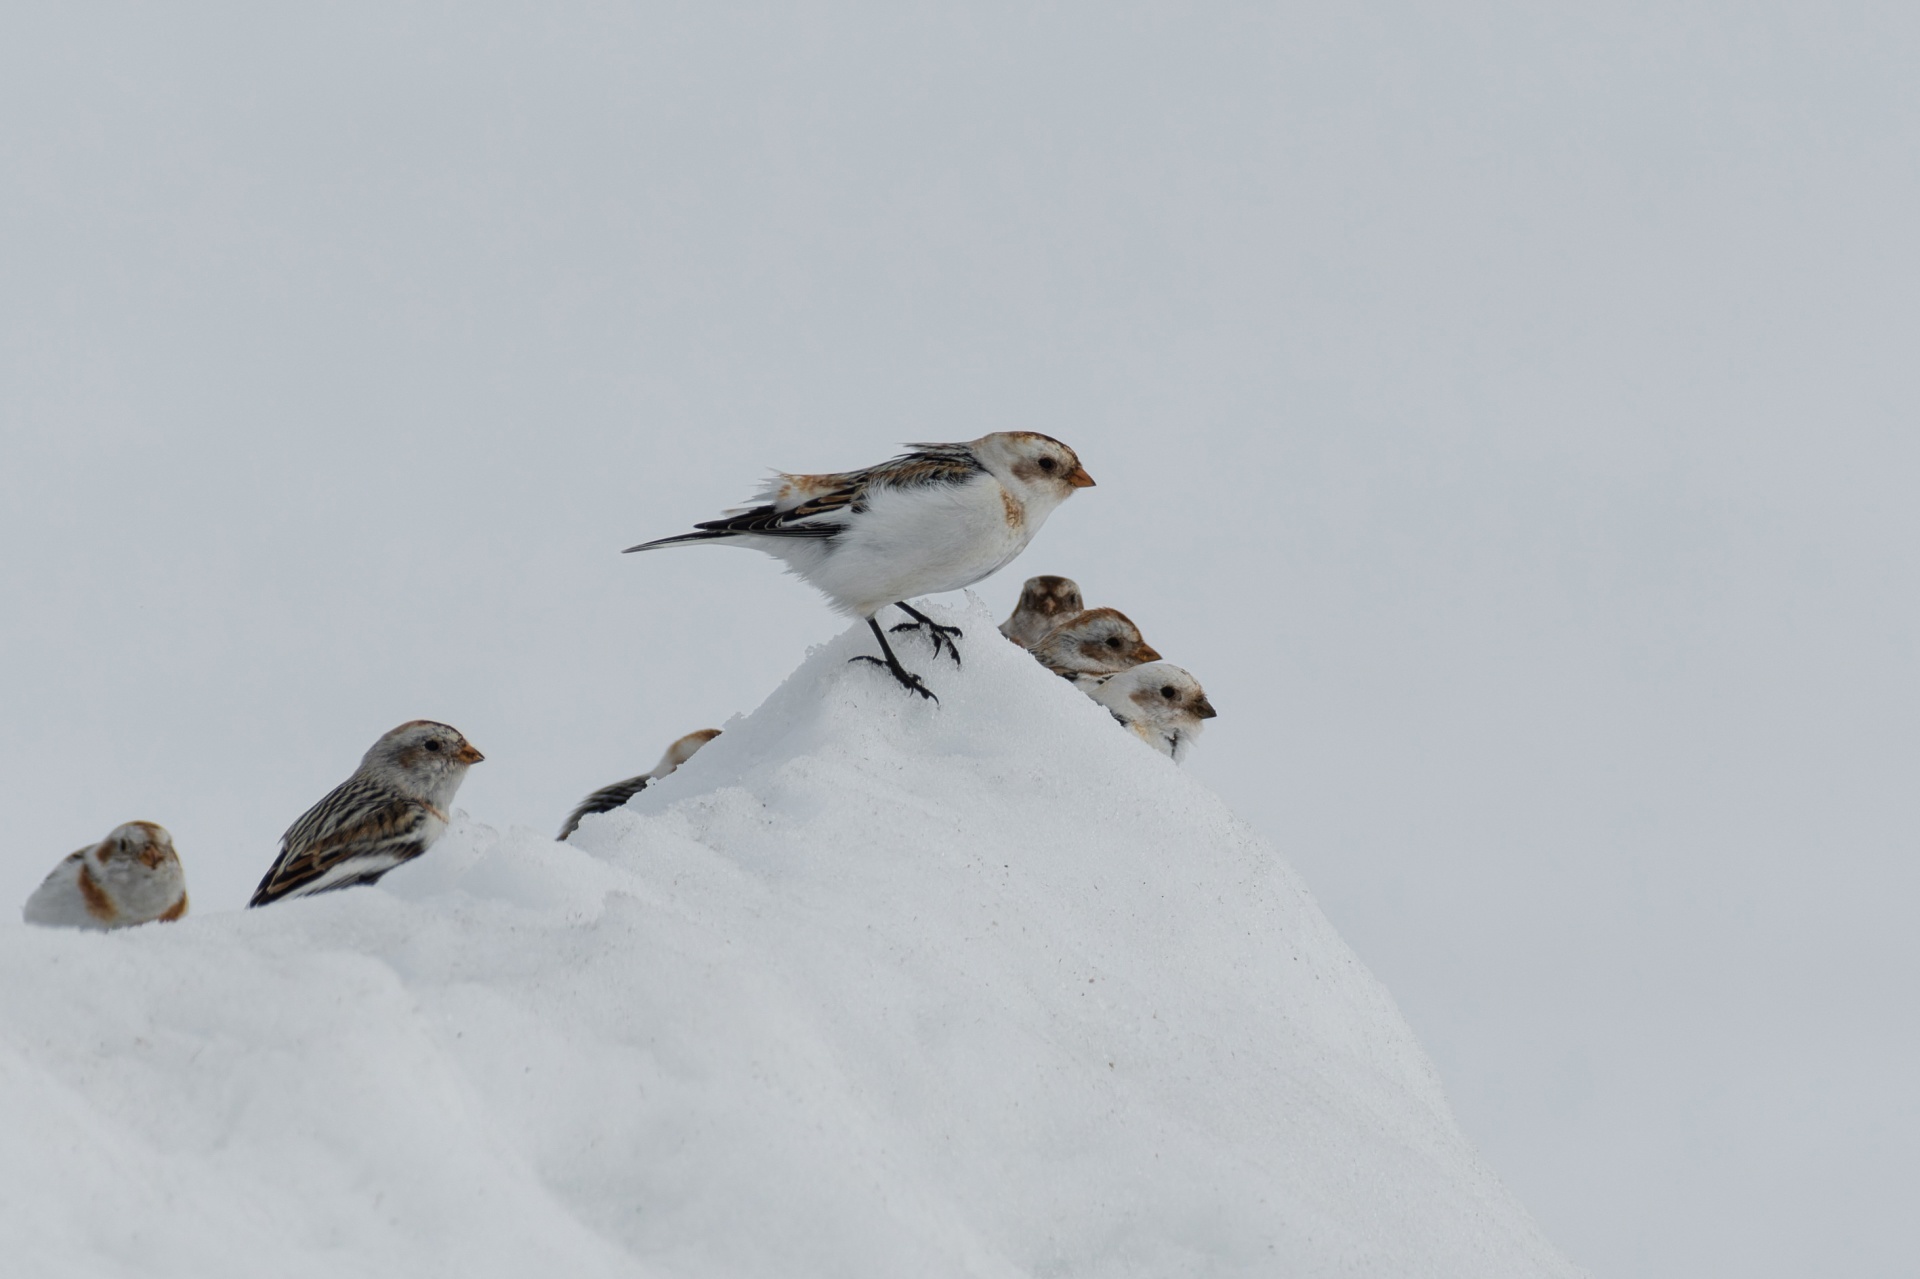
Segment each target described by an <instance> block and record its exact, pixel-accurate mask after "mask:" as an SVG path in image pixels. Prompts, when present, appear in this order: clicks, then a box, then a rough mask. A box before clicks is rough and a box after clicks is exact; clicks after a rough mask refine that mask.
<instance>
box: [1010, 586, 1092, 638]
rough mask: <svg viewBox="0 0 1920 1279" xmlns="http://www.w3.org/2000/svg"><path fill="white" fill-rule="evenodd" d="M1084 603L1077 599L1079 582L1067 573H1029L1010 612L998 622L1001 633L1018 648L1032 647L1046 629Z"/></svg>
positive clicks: (1052, 626)
mask: <svg viewBox="0 0 1920 1279" xmlns="http://www.w3.org/2000/svg"><path fill="white" fill-rule="evenodd" d="M1085 607H1086V605H1085V604H1082V603H1081V602H1080V584H1079V583H1078V582H1076V581H1074V580H1073V579H1072V578H1070V577H1030V578H1028V579H1027V584H1026V585H1025V586H1023V587H1021V588H1020V602H1019V603H1018V604H1016V605H1014V609H1013V615H1012V616H1011V617H1009V618H1007V620H1006V621H1004V622H1002V623H1000V633H1001V634H1002V635H1004V636H1006V637H1007V638H1008V639H1010V640H1012V641H1013V642H1014V643H1016V644H1018V645H1019V646H1020V647H1021V648H1032V647H1033V646H1034V645H1035V644H1038V643H1039V642H1040V641H1041V639H1042V638H1044V637H1045V636H1046V633H1047V632H1048V631H1050V630H1052V629H1053V628H1054V627H1056V626H1058V625H1059V624H1060V623H1061V622H1063V621H1065V620H1066V619H1067V618H1069V617H1072V616H1073V615H1074V614H1075V613H1078V612H1079V611H1080V610H1081V609H1083V608H1085Z"/></svg>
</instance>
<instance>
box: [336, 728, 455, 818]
mask: <svg viewBox="0 0 1920 1279" xmlns="http://www.w3.org/2000/svg"><path fill="white" fill-rule="evenodd" d="M485 758H486V756H485V755H482V754H481V753H480V752H479V751H477V750H475V749H474V748H473V743H471V742H469V741H468V740H467V739H466V738H464V737H462V736H461V735H460V730H458V729H456V728H451V727H449V726H447V725H445V724H440V723H436V722H435V721H433V720H430V719H416V720H409V721H407V722H406V723H404V724H402V725H400V727H398V728H396V729H393V730H392V731H390V732H388V733H387V734H386V735H385V736H384V737H382V738H381V739H380V740H379V741H377V742H375V743H374V744H373V745H372V746H370V747H369V748H368V749H367V753H366V755H365V756H363V757H362V758H361V760H360V770H361V771H362V772H364V773H369V774H371V775H373V776H374V777H376V778H378V779H379V780H380V781H382V782H385V783H386V784H387V785H389V786H391V787H393V788H394V789H395V790H397V791H399V792H400V793H401V794H402V795H406V796H409V797H410V798H414V799H424V800H429V801H430V802H435V803H438V802H442V801H441V799H440V798H439V797H440V796H443V795H444V796H445V797H446V798H451V797H452V793H453V791H454V790H455V789H457V788H458V787H459V785H460V780H461V779H462V778H464V777H465V776H466V775H467V768H468V766H469V765H472V764H478V763H479V762H480V761H481V760H483V759H485Z"/></svg>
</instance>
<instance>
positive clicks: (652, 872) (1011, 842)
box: [0, 607, 1574, 1279]
mask: <svg viewBox="0 0 1920 1279" xmlns="http://www.w3.org/2000/svg"><path fill="white" fill-rule="evenodd" d="M932 611H933V612H934V615H935V616H936V617H939V618H940V619H941V620H945V621H954V622H958V623H959V624H960V625H963V626H965V627H966V628H967V632H968V634H967V638H966V639H965V640H964V641H962V644H963V651H964V654H965V658H966V666H965V668H964V669H960V670H956V669H954V668H953V666H952V664H951V663H950V662H948V661H946V660H945V659H944V658H943V659H941V660H939V661H936V660H934V658H933V657H932V656H931V655H930V653H929V652H928V649H927V646H926V644H925V643H924V642H923V641H921V640H920V639H918V638H917V637H903V638H902V639H901V641H900V650H901V653H902V656H903V658H904V660H906V662H907V663H908V664H909V665H910V666H913V667H914V668H916V669H919V670H921V671H923V672H925V674H926V677H927V680H928V683H929V684H930V685H931V686H932V687H933V688H934V689H936V690H937V691H938V692H939V694H940V697H941V702H940V704H939V705H937V706H936V705H933V704H931V703H927V702H923V701H921V700H920V699H917V698H913V697H910V696H908V695H906V694H905V693H904V692H903V691H902V690H901V689H900V688H899V687H898V686H896V685H895V684H894V683H893V682H892V680H891V678H890V677H889V676H887V675H886V674H885V672H883V671H880V670H878V669H877V668H875V667H872V666H869V665H865V664H861V665H849V664H848V662H847V658H848V657H850V656H852V655H854V654H856V653H859V652H865V651H869V646H870V645H871V643H872V640H871V637H870V636H869V635H868V634H867V632H866V629H865V628H864V627H859V628H856V629H854V630H852V631H850V632H848V633H847V634H846V635H844V636H842V637H841V638H840V639H839V640H837V641H835V642H834V643H832V644H830V645H828V646H827V647H826V648H825V649H824V650H822V651H819V652H816V653H814V654H813V655H812V656H811V657H809V658H808V660H807V661H806V662H805V664H803V665H802V666H801V668H800V669H799V671H797V672H796V673H795V674H794V675H793V676H792V677H791V678H790V679H789V680H788V681H787V682H786V684H785V685H783V686H782V687H781V688H780V689H779V690H777V691H776V692H775V693H774V694H773V696H772V697H770V698H769V699H768V700H767V702H766V704H765V705H763V706H762V707H761V708H760V709H759V710H757V711H755V712H754V713H753V714H751V715H749V716H746V717H744V718H743V719H740V720H738V721H737V722H735V723H732V724H730V725H728V726H727V730H726V733H725V735H724V736H723V737H721V738H720V739H718V740H717V741H716V742H714V743H713V744H712V745H711V746H709V747H707V748H706V749H705V750H704V751H703V752H701V753H700V754H699V755H698V756H697V757H696V758H695V759H694V760H693V761H692V762H691V763H689V764H688V765H687V766H686V767H684V768H682V769H681V770H680V771H679V772H678V773H676V774H674V775H673V776H672V777H670V778H668V779H666V780H665V781H664V782H662V783H660V784H659V785H657V786H655V787H654V788H652V789H649V790H648V791H646V792H645V793H643V794H642V795H641V796H640V797H639V798H638V799H636V800H635V801H634V802H633V803H632V804H630V805H629V806H628V807H627V808H626V809H624V810H621V811H617V812H614V813H609V814H606V815H604V816H598V817H589V818H588V819H587V820H586V822H585V823H584V824H583V826H582V827H581V830H580V832H579V833H578V834H577V835H576V836H575V837H574V841H573V842H572V843H571V844H556V843H554V842H553V841H552V840H551V838H550V837H549V836H548V835H547V834H546V833H545V830H546V829H548V828H550V825H551V823H553V822H555V821H557V819H558V816H559V814H545V815H541V816H540V825H541V827H542V830H541V831H534V830H526V829H519V828H516V829H514V830H511V831H509V832H507V833H504V834H502V833H498V832H495V831H493V830H490V829H487V828H485V827H482V826H478V825H476V824H473V823H471V822H468V821H466V820H464V819H457V820H456V822H455V824H454V826H453V828H452V830H451V831H450V832H449V833H448V834H447V836H446V837H445V838H444V839H443V840H442V842H441V843H440V844H439V845H438V846H437V847H436V848H434V849H433V851H432V852H431V853H429V854H428V855H427V856H426V857H425V858H423V859H421V860H420V861H419V862H417V863H415V864H413V865H411V866H408V867H405V868H403V869H401V870H399V871H397V872H395V873H394V874H392V875H390V876H389V877H388V878H387V880H386V881H385V882H384V883H382V884H381V885H380V886H378V887H376V888H370V889H357V890H353V891H349V892H342V893H337V894H332V895H329V896H322V897H319V898H314V899H311V900H304V901H294V902H288V903H284V904H281V905H276V906H273V907H270V908H267V909H262V910H256V911H247V912H239V913H230V914H208V915H198V916H194V917H191V918H189V919H187V920H186V921H184V922H182V923H179V924H176V925H170V926H149V927H146V928H142V929H138V930H134V931H130V932H123V933H116V934H104V935H83V934H80V933H72V932H60V931H53V930H43V929H31V928H27V927H24V926H20V925H7V926H4V927H0V950H4V959H3V960H0V990H4V999H3V1000H0V1008H3V1009H4V1017H0V1107H4V1122H5V1125H6V1130H7V1132H8V1134H9V1136H8V1140H7V1144H6V1153H5V1157H4V1160H0V1255H4V1256H6V1257H7V1259H8V1268H9V1270H10V1271H11V1272H12V1273H17V1274H23V1275H28V1274H30V1275H43V1276H54V1275H103V1276H108V1275H180V1276H192V1277H193V1279H216V1277H221V1276H236V1277H237V1276H247V1277H249V1279H251V1277H253V1276H258V1275H263V1274H273V1275H279V1276H294V1275H313V1276H329V1277H332V1276H340V1275H393V1276H409V1277H412V1276H421V1275H442V1274H447V1275H451V1274H459V1275H462V1276H487V1275H503V1276H506V1275H511V1276H524V1275H530V1274H561V1275H567V1276H569V1277H570V1279H571V1277H574V1276H594V1275H622V1276H633V1275H640V1276H651V1275H662V1276H669V1275H671V1276H715V1277H720V1276H725V1277H728V1279H737V1277H739V1276H769V1277H774V1276H779V1277H782V1279H790V1277H792V1276H814V1275H818V1276H873V1277H874V1279H899V1277H900V1276H906V1275H914V1276H919V1275H929V1276H930V1275H991V1276H1020V1275H1049V1276H1054V1275H1101V1276H1104V1275H1138V1276H1155V1277H1164V1276H1178V1275H1199V1274H1206V1275H1226V1274H1249V1275H1290V1276H1317V1275H1353V1276H1395V1277H1396V1279H1411V1277H1412V1276H1426V1275H1433V1276H1440V1275H1445V1276H1459V1277H1460V1279H1469V1277H1470V1279H1501V1277H1503V1276H1528V1277H1529V1279H1532V1277H1537V1276H1551V1275H1571V1274H1573V1273H1574V1272H1573V1271H1572V1270H1571V1268H1570V1267H1569V1266H1568V1265H1567V1264H1566V1263H1565V1262H1564V1261H1562V1260H1561V1259H1560V1258H1559V1257H1558V1256H1557V1255H1556V1254H1555V1253H1554V1252H1553V1250H1552V1249H1551V1248H1550V1247H1549V1246H1548V1245H1547V1244H1546V1243H1545V1242H1544V1241H1543V1240H1542V1239H1541V1237H1540V1236H1539V1234H1538V1233H1537V1231H1536V1230H1535V1228H1534V1226H1533V1224H1532V1223H1531V1221H1530V1220H1529V1219H1528V1217H1527V1215H1526V1213H1525V1212H1524V1211H1523V1210H1522V1209H1521V1208H1520V1207H1519V1206H1518V1205H1517V1204H1516V1203H1515V1202H1514V1201H1513V1200H1512V1198H1511V1197H1510V1196H1509V1195H1508V1194H1507V1193H1506V1192H1505V1191H1504V1190H1503V1189H1502V1188H1501V1186H1500V1185H1499V1183H1498V1181H1497V1180H1496V1179H1495V1178H1494V1176H1493V1175H1492V1174H1491V1173H1490V1172H1489V1171H1488V1170H1487V1168H1486V1167H1485V1166H1484V1165H1482V1164H1481V1163H1480V1161H1479V1160H1478V1159H1477V1157H1476V1156H1475V1155H1474V1153H1473V1151H1472V1150H1471V1149H1470V1147H1469V1146H1468V1144H1467V1143H1466V1141H1465V1140H1464V1139H1463V1137H1462V1136H1461V1134H1460V1132H1459V1131H1458V1129H1457V1128H1456V1127H1455V1125H1454V1122H1453V1119H1452V1117H1451V1116H1450V1114H1449V1113H1448V1109H1447V1106H1446V1103H1445V1101H1444V1099H1443V1098H1442V1096H1441V1093H1440V1090H1439V1088H1438V1086H1437V1084H1436V1081H1435V1077H1434V1074H1433V1071H1432V1069H1431V1068H1430V1066H1429V1065H1428V1063H1427V1061H1426V1059H1425V1057H1424V1056H1423V1054H1422V1053H1421V1051H1420V1048H1419V1047H1418V1045H1417V1044H1416V1043H1415V1042H1414V1040H1413V1038H1412V1036H1411V1034H1410V1033H1409V1031H1408V1029H1407V1027H1406V1025H1405V1024H1404V1023H1403V1022H1402V1020H1401V1018H1400V1016H1399V1014H1398V1013H1397V1012H1396V1011H1395V1009H1394V1007H1393V1004H1392V1001H1391V1000H1390V999H1389V998H1388V997H1387V995H1386V993H1385V992H1384V991H1383V990H1382V989H1381V987H1380V986H1379V985H1378V984H1377V983H1376V982H1375V981H1374V980H1373V978H1372V977H1371V976H1370V975H1369V974H1368V973H1367V972H1366V971H1365V970H1364V969H1363V968H1362V967H1361V966H1360V964H1359V963H1358V962H1356V960H1355V959H1354V957H1353V956H1352V954H1351V953H1349V951H1348V950H1347V948H1346V946H1345V945H1344V944H1343V943H1342V942H1341V941H1340V940H1339V938H1338V937H1337V936H1335V935H1334V933H1333V931H1332V930H1331V928H1330V927H1329V926H1328V924H1327V923H1326V921H1325V920H1324V919H1323V918H1322V917H1321V915H1320V912H1319V911H1318V909H1317V908H1316V907H1315V906H1314V904H1313V902H1312V901H1311V900H1310V899H1309V898H1308V897H1307V895H1306V893H1305V892H1304V891H1303V890H1302V888H1301V887H1300V885H1299V883H1298V882H1297V881H1296V879H1295V878H1294V875H1293V873H1292V872H1291V870H1289V869H1288V867H1287V866H1286V864H1285V863H1284V862H1283V861H1282V860H1281V859H1280V857H1279V856H1278V855H1277V854H1276V853H1275V851H1274V850H1273V849H1272V848H1271V847H1269V846H1268V845H1267V844H1265V843H1264V842H1262V841H1261V840H1260V839H1259V838H1258V837H1257V836H1255V835H1254V834H1253V833H1252V832H1251V831H1250V830H1249V829H1248V828H1247V827H1246V826H1245V825H1244V824H1243V823H1241V822H1240V821H1238V820H1237V819H1235V818H1234V817H1233V816H1231V815H1230V814H1229V813H1227V812H1226V811H1225V809H1224V808H1223V807H1222V806H1221V804H1220V802H1219V801H1218V800H1217V799H1216V798H1215V797H1214V796H1213V795H1212V794H1211V793H1209V792H1208V791H1206V790H1205V789H1204V788H1203V787H1201V786H1200V785H1199V784H1197V783H1196V782H1194V781H1193V780H1191V779H1190V778H1188V777H1187V776H1186V775H1185V774H1184V773H1182V772H1181V771H1180V770H1179V769H1178V768H1177V767H1176V766H1174V765H1173V764H1172V763H1170V762H1169V761H1168V760H1166V759H1164V758H1162V757H1160V756H1159V755H1157V754H1155V753H1153V752H1152V751H1151V750H1149V749H1148V748H1146V747H1145V746H1144V745H1142V744H1141V743H1140V742H1139V741H1138V740H1137V739H1135V738H1134V737H1133V736H1131V735H1130V734H1128V733H1126V732H1125V731H1123V730H1122V729H1121V728H1120V727H1119V726H1118V725H1116V724H1115V723H1114V722H1113V721H1112V719H1111V718H1110V717H1109V716H1108V715H1107V714H1106V713H1105V712H1104V711H1102V710H1101V709H1100V708H1098V707H1096V706H1095V705H1094V704H1093V703H1092V702H1090V701H1089V700H1088V699H1087V698H1085V697H1084V696H1082V695H1081V694H1080V693H1078V692H1076V691H1074V690H1073V689H1072V688H1070V687H1068V686H1067V684H1066V683H1065V682H1063V681H1061V680H1058V679H1055V678H1053V677H1052V676H1050V675H1048V674H1046V673H1045V672H1044V671H1043V670H1041V668H1040V667H1039V666H1038V665H1037V664H1036V663H1034V662H1033V661H1032V660H1031V659H1030V658H1028V657H1027V656H1026V655H1025V654H1024V653H1022V652H1021V651H1020V650H1018V649H1016V648H1014V647H1013V646H1012V645H1010V644H1007V643H1005V642H1003V641H1002V640H1001V639H1000V638H999V636H998V635H996V634H995V633H994V629H993V623H992V619H991V618H989V617H987V616H986V615H985V614H984V613H983V612H981V611H980V610H979V609H978V608H977V607H976V608H974V609H973V610H971V611H953V612H949V611H945V610H939V609H934V610H932ZM633 697H634V700H635V702H636V703H639V702H641V701H642V700H643V699H644V697H645V689H643V688H641V689H636V690H635V691H634V694H633ZM1223 713H1224V714H1227V715H1231V714H1233V708H1232V706H1231V705H1227V706H1225V707H1223ZM694 727H698V726H697V725H678V726H672V727H671V728H670V729H668V730H666V731H665V732H664V736H668V737H670V736H673V735H675V734H677V733H678V732H680V731H684V730H685V729H689V728H694ZM649 740H651V739H649ZM647 745H648V743H647V742H640V743H638V744H637V746H636V752H637V753H645V751H646V749H647ZM1199 749H1201V750H1205V749H1206V743H1205V742H1204V741H1203V742H1202V743H1201V744H1200V747H1199ZM493 766H495V767H511V762H510V761H506V760H499V761H496V763H495V764H494V765H493ZM621 771H622V768H621V764H620V762H618V761H613V762H610V765H609V769H608V775H607V777H583V778H581V779H580V781H581V790H582V792H583V793H584V792H585V791H586V790H588V789H591V788H592V787H593V786H595V785H598V784H600V783H602V782H604V781H606V780H608V779H609V778H611V777H613V776H617V775H619V774H620V772H621Z"/></svg>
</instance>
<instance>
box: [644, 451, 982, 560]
mask: <svg viewBox="0 0 1920 1279" xmlns="http://www.w3.org/2000/svg"><path fill="white" fill-rule="evenodd" d="M908 447H909V448H911V449H912V450H913V451H912V452H910V453H903V454H901V455H900V456H899V457H896V458H894V459H893V460H891V461H888V462H882V463H881V464H880V465H879V466H871V467H868V468H867V469H866V470H864V471H844V472H840V473H836V474H831V475H788V474H785V473H780V474H777V475H776V476H775V477H774V481H773V483H771V484H770V485H768V486H767V488H766V489H765V490H764V491H763V492H760V493H758V494H755V500H756V501H759V502H761V503H762V504H761V505H759V506H749V507H737V508H735V509H734V510H731V511H729V512H728V513H727V514H726V516H725V517H723V518H721V519H717V520H703V521H701V522H700V523H698V524H695V525H694V528H696V529H698V530H699V531H698V532H695V533H682V534H680V535H679V536H678V537H663V538H660V539H659V540H657V541H653V542H643V543H641V544H640V545H639V546H629V547H628V548H627V549H628V550H629V551H645V550H651V549H653V548H654V547H656V546H671V545H674V544H676V543H680V542H705V541H712V540H714V539H716V538H728V537H739V536H741V535H743V534H753V535H757V536H760V537H833V536H835V535H836V534H838V533H840V532H842V531H843V530H845V528H846V524H845V522H844V519H843V517H844V516H845V515H846V514H847V513H848V512H859V511H864V510H865V509H866V508H867V495H868V494H869V493H870V492H872V491H873V490H874V489H879V488H929V487H933V486H935V485H940V484H964V483H966V482H967V481H968V480H971V479H973V478H975V477H976V476H979V475H983V474H985V473H986V468H985V467H983V466H981V465H980V462H979V460H978V459H977V458H975V457H974V455H973V452H972V450H970V449H968V448H966V447H965V446H964V445H958V444H914V445H909V446H908Z"/></svg>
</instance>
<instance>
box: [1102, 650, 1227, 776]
mask: <svg viewBox="0 0 1920 1279" xmlns="http://www.w3.org/2000/svg"><path fill="white" fill-rule="evenodd" d="M1091 696H1092V697H1093V700H1094V701H1096V702H1098V703H1100V704H1101V705H1102V706H1104V707H1106V708H1107V710H1108V711H1110V712H1112V714H1113V717H1114V718H1115V719H1117V720H1119V721H1120V722H1121V723H1122V724H1124V725H1126V727H1127V728H1129V729H1130V730H1132V731H1133V733H1134V734H1135V735H1136V736H1138V737H1139V738H1140V740H1141V741H1143V742H1145V743H1146V744H1147V745H1149V746H1151V747H1153V748H1154V749H1155V750H1157V751H1159V752H1160V753H1161V754H1162V755H1165V756H1167V757H1168V758H1169V759H1171V760H1173V761H1174V762H1175V763H1178V762H1180V761H1182V760H1184V759H1185V758H1186V754H1187V751H1188V750H1189V748H1190V747H1191V746H1192V745H1193V740H1194V739H1195V738H1196V737H1198V736H1200V727H1201V724H1202V723H1203V722H1204V721H1206V720H1210V719H1212V718H1214V716H1215V714H1216V712H1215V711H1214V709H1213V703H1212V702H1209V701H1208V700H1207V694H1206V691H1205V690H1204V689H1202V688H1201V687H1200V681H1199V680H1197V679H1195V678H1194V677H1193V676H1191V675H1189V674H1188V673H1187V672H1186V671H1184V670H1182V669H1181V668H1180V667H1178V666H1175V665H1174V664H1173V663H1172V662H1147V663H1145V664H1143V665H1140V666H1133V667H1129V668H1128V669H1126V670H1124V671H1121V672H1119V673H1118V674H1115V675H1109V676H1108V677H1107V678H1106V679H1104V680H1102V681H1101V682H1100V683H1099V685H1097V686H1096V687H1095V688H1093V689H1092V690H1091Z"/></svg>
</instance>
